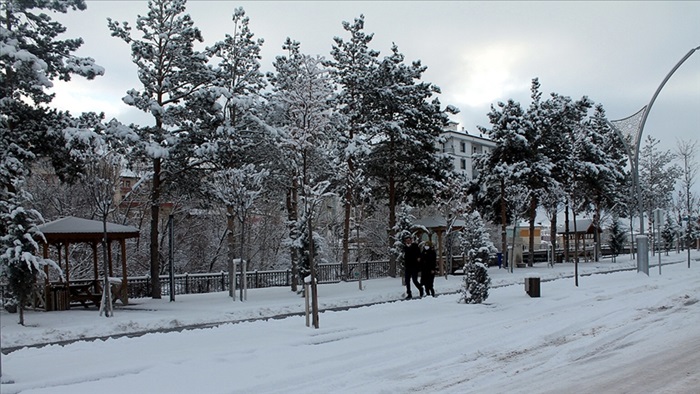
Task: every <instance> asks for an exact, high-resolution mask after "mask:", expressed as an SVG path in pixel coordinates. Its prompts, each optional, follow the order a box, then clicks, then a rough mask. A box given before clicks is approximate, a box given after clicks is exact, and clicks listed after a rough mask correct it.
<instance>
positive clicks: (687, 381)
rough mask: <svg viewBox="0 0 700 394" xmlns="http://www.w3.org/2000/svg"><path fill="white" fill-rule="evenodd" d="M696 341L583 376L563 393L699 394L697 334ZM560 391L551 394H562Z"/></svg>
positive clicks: (692, 340) (699, 342)
mask: <svg viewBox="0 0 700 394" xmlns="http://www.w3.org/2000/svg"><path fill="white" fill-rule="evenodd" d="M695 334H696V335H697V336H696V337H695V338H690V339H688V340H687V341H686V342H684V343H681V344H675V345H673V346H670V347H668V348H666V349H663V350H661V351H659V352H650V353H648V354H644V355H640V356H639V358H638V359H636V360H629V361H628V362H624V363H621V364H619V365H617V366H616V367H615V368H612V369H610V370H608V371H605V372H603V373H601V374H599V375H597V376H592V375H588V376H582V377H580V379H579V380H580V382H579V383H577V384H576V385H572V386H571V387H568V388H567V389H566V390H565V391H566V392H576V393H580V394H598V393H659V394H661V393H664V394H680V393H683V394H685V393H698V392H700V372H699V369H700V331H698V330H696V332H695ZM561 392H562V390H555V391H550V393H552V394H554V393H561Z"/></svg>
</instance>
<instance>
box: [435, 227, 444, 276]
mask: <svg viewBox="0 0 700 394" xmlns="http://www.w3.org/2000/svg"><path fill="white" fill-rule="evenodd" d="M437 237H438V262H439V264H440V276H443V275H445V258H444V254H443V253H442V231H438V232H437Z"/></svg>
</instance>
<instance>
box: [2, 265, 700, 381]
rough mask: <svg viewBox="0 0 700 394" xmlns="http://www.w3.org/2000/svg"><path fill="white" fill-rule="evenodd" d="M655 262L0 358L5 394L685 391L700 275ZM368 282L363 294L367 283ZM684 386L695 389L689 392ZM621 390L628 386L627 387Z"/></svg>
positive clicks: (696, 340) (697, 338) (691, 375)
mask: <svg viewBox="0 0 700 394" xmlns="http://www.w3.org/2000/svg"><path fill="white" fill-rule="evenodd" d="M693 264H694V266H693V267H692V268H691V269H688V268H687V266H686V265H685V264H673V265H668V266H664V267H663V274H662V275H661V276H659V275H658V273H657V272H655V271H654V270H651V271H650V275H649V276H648V277H647V276H646V275H643V274H639V273H636V272H635V271H624V272H616V273H611V274H601V275H592V276H586V277H582V278H581V279H580V286H579V287H578V288H576V287H575V286H574V285H573V281H572V280H571V279H560V280H553V281H548V282H544V283H542V297H541V298H530V297H528V296H527V295H526V294H525V292H524V291H523V286H522V283H520V284H517V285H512V286H505V287H499V288H495V289H492V290H491V296H490V297H489V299H488V302H487V303H486V304H482V305H464V304H459V303H457V302H456V301H457V298H458V297H457V296H455V295H445V296H441V297H438V298H424V299H419V300H412V301H405V302H390V303H386V304H381V305H374V306H370V307H363V308H357V309H351V310H348V311H342V312H326V313H323V314H322V315H321V328H320V329H318V330H314V329H310V328H307V327H306V326H305V325H304V322H303V318H302V317H291V318H286V319H282V320H269V321H257V322H249V323H238V324H226V325H222V326H220V327H217V328H211V329H203V330H193V331H184V332H178V333H167V334H148V335H145V336H141V337H138V338H120V339H113V340H107V341H97V342H78V343H74V344H71V345H67V346H49V347H44V348H39V349H23V350H19V351H15V352H13V353H11V354H9V355H6V356H3V360H2V371H3V381H7V380H9V379H11V380H13V381H14V383H4V384H2V390H0V391H2V393H3V394H11V393H20V392H21V393H63V392H66V393H67V392H70V393H76V394H77V393H94V392H108V393H111V392H114V393H117V392H120V393H121V392H153V393H198V392H207V393H283V392H284V393H297V392H306V393H328V392H334V393H358V392H363V393H411V392H424V393H434V392H441V393H465V392H477V391H478V392H488V393H520V392H522V393H525V392H528V393H531V392H551V393H557V392H577V393H588V392H590V393H594V392H626V391H627V392H635V393H644V392H647V393H660V392H665V393H693V392H694V391H689V390H695V389H696V387H698V386H697V382H698V381H699V379H700V373H699V372H698V371H697V369H696V368H695V369H694V368H692V367H691V366H695V367H696V366H697V365H698V354H700V352H699V351H698V350H700V345H699V344H700V330H699V329H698V327H699V326H700V302H698V294H699V291H700V266H699V265H698V262H697V261H696V262H694V263H693ZM371 285H372V283H371V281H370V282H368V286H371ZM691 387H692V389H690V388H691ZM626 389H627V390H626Z"/></svg>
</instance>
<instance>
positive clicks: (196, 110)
mask: <svg viewBox="0 0 700 394" xmlns="http://www.w3.org/2000/svg"><path fill="white" fill-rule="evenodd" d="M185 4H186V0H151V1H149V2H148V14H147V15H145V16H138V18H137V20H136V30H138V31H139V33H138V34H137V36H138V37H135V34H132V28H131V26H129V25H128V23H127V22H122V23H121V24H120V23H118V22H116V21H113V20H112V19H111V18H108V26H109V29H110V30H111V31H112V36H115V37H118V38H120V39H121V40H123V41H124V42H126V43H127V44H129V45H131V54H132V59H133V62H134V63H135V64H136V66H137V67H138V76H139V81H140V82H141V84H142V88H141V90H138V89H131V90H129V91H128V92H127V95H126V96H125V97H124V98H122V101H124V102H125V103H126V104H127V105H130V106H133V107H136V108H138V109H139V110H141V111H144V112H147V113H150V114H151V115H153V118H154V122H155V125H154V126H149V127H138V128H136V130H135V131H136V133H137V134H138V135H139V137H140V140H139V141H136V145H137V146H136V148H135V149H134V150H133V152H135V153H136V157H133V158H131V160H132V161H134V162H135V161H139V160H140V161H143V162H147V163H150V167H151V171H152V184H151V193H150V210H151V215H150V216H151V220H150V277H151V289H152V294H151V296H152V297H153V298H161V286H160V278H159V276H160V246H159V245H160V242H159V238H158V236H159V230H158V228H159V226H160V206H161V204H162V203H163V202H164V201H163V199H164V197H165V195H166V192H167V190H168V187H169V186H171V185H174V184H176V183H177V182H180V181H184V180H185V179H187V176H186V174H187V170H193V169H194V168H196V165H197V162H194V161H192V160H190V159H191V158H192V157H194V153H193V150H194V149H197V147H198V146H200V145H201V141H198V140H199V138H200V136H201V132H202V131H203V130H204V129H209V130H211V129H212V128H213V127H214V126H215V125H216V123H217V122H218V121H219V120H220V119H219V118H218V115H217V111H216V110H217V109H218V108H217V106H216V105H215V101H216V100H217V99H218V95H217V94H216V92H213V91H212V90H211V89H210V88H211V86H212V85H213V84H215V83H216V82H217V81H216V80H215V74H214V72H213V71H212V69H211V68H210V67H209V66H208V64H207V63H208V61H209V56H208V54H207V53H204V52H199V51H196V50H195V49H194V45H195V43H197V42H201V41H203V39H202V35H201V32H200V30H199V29H198V28H197V27H195V25H194V21H193V20H192V18H191V17H190V15H189V14H185ZM196 176H197V177H200V174H197V175H196Z"/></svg>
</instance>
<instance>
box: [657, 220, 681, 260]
mask: <svg viewBox="0 0 700 394" xmlns="http://www.w3.org/2000/svg"><path fill="white" fill-rule="evenodd" d="M678 230H679V227H678V223H676V221H675V220H673V218H672V217H671V216H670V215H669V216H667V217H666V224H665V225H664V227H663V229H661V239H660V241H661V242H662V244H661V247H660V248H659V249H660V250H664V251H665V252H666V255H667V256H668V251H669V250H671V248H673V241H674V240H675V239H676V234H678Z"/></svg>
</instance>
